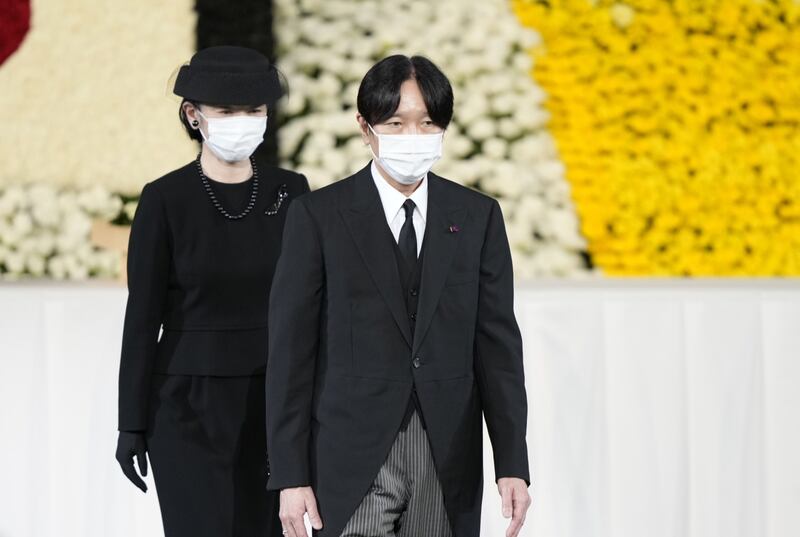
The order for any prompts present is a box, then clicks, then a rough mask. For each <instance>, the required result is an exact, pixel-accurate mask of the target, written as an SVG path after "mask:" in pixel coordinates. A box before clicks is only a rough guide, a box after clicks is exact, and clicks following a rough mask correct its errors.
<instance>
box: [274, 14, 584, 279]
mask: <svg viewBox="0 0 800 537" xmlns="http://www.w3.org/2000/svg"><path fill="white" fill-rule="evenodd" d="M275 13H276V19H275V33H276V37H277V40H278V51H279V52H278V58H279V67H280V68H281V70H282V71H283V73H284V74H285V75H286V77H287V80H288V81H289V87H290V94H289V98H288V100H287V102H286V103H285V104H284V107H283V109H282V113H283V114H284V123H283V125H282V126H281V127H280V129H279V130H278V136H279V141H280V144H279V147H280V157H281V160H282V162H283V163H284V165H286V166H287V167H291V168H294V169H296V170H298V171H300V172H302V173H304V174H306V176H307V177H308V179H309V182H310V183H311V186H312V188H319V187H321V186H324V185H326V184H329V183H330V182H332V181H334V180H336V179H340V178H342V177H345V176H347V175H349V174H351V173H353V172H355V171H356V170H358V169H359V168H361V167H362V166H364V164H365V163H366V162H367V161H368V160H369V159H370V158H371V155H370V152H369V150H368V148H365V147H364V145H363V143H362V141H361V138H360V133H359V130H358V126H357V123H356V119H355V114H356V104H355V103H356V94H357V91H358V84H359V82H360V80H361V78H362V77H363V76H364V74H365V73H366V72H367V70H368V69H369V68H370V67H371V66H372V65H373V64H374V63H375V62H376V61H378V60H379V59H381V58H383V57H385V56H388V55H390V54H394V53H403V54H409V55H411V54H422V55H424V56H427V57H429V58H430V59H431V60H432V61H434V62H435V63H436V64H437V65H439V66H440V67H441V68H442V69H443V70H444V71H445V73H446V74H447V75H448V77H449V78H450V80H451V82H452V83H453V89H454V92H455V98H456V106H455V117H454V120H453V122H452V124H451V125H450V127H449V128H448V129H447V132H446V134H445V144H444V150H445V156H444V158H443V159H442V160H441V161H439V162H438V163H437V165H436V166H435V167H434V171H435V172H437V173H439V174H441V175H443V176H445V177H448V178H451V179H453V180H456V181H459V182H461V183H462V184H464V185H467V186H471V187H473V188H476V189H478V190H481V191H483V192H486V193H488V194H490V195H492V196H493V197H495V198H497V199H498V201H499V202H500V204H501V207H502V209H503V214H504V217H505V221H506V227H507V231H508V236H509V241H510V243H511V248H512V253H513V257H514V268H515V274H516V275H517V277H518V278H523V279H524V278H531V277H536V276H582V275H584V276H585V275H588V274H590V273H591V271H589V270H588V269H587V268H586V265H585V262H584V258H583V256H582V253H583V252H584V251H585V249H586V243H585V240H584V238H583V237H582V236H581V235H580V233H579V227H578V220H577V217H576V213H575V210H574V207H573V205H572V201H571V197H570V190H569V184H568V183H567V182H566V181H565V179H564V166H563V164H562V163H561V161H560V160H559V156H558V152H557V150H556V147H555V143H554V141H553V139H552V138H551V136H550V134H549V133H548V132H547V130H546V125H547V122H548V119H549V115H548V113H547V111H546V110H545V109H544V107H543V102H544V100H545V99H546V95H545V93H544V91H543V90H542V89H541V88H540V87H539V86H537V85H536V84H535V82H534V80H533V78H532V77H531V76H530V69H531V59H530V55H529V54H528V52H527V51H528V50H529V49H530V47H532V46H533V45H535V44H536V43H537V42H538V39H539V37H538V35H537V34H536V33H535V32H532V31H530V30H528V29H526V28H524V27H522V26H521V25H520V24H519V23H518V21H517V20H516V18H515V16H514V14H513V13H512V12H511V10H510V8H509V6H508V3H507V1H506V0H439V1H437V2H425V1H420V0H325V1H322V0H275Z"/></svg>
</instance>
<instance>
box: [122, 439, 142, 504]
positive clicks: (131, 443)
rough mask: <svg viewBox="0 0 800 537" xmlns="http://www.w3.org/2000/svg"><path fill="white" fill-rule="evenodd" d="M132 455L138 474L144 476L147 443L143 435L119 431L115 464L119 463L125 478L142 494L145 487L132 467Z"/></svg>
mask: <svg viewBox="0 0 800 537" xmlns="http://www.w3.org/2000/svg"><path fill="white" fill-rule="evenodd" d="M134 455H136V461H137V463H138V464H139V472H141V474H142V475H143V476H146V475H147V443H146V442H145V439H144V433H139V432H128V431H120V432H119V438H118V439H117V462H119V465H120V467H121V468H122V473H124V474H125V477H127V478H128V480H130V482H131V483H133V484H134V485H136V486H137V487H138V488H139V489H140V490H141V491H142V492H147V485H146V484H145V482H144V480H143V479H142V478H141V477H139V474H137V473H136V469H135V468H134V467H133V456H134Z"/></svg>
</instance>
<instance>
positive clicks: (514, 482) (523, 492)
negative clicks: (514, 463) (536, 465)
mask: <svg viewBox="0 0 800 537" xmlns="http://www.w3.org/2000/svg"><path fill="white" fill-rule="evenodd" d="M497 490H498V491H499V492H500V498H501V499H502V500H503V517H505V518H511V523H510V524H509V525H508V529H507V530H506V537H517V535H519V531H520V530H521V529H522V523H523V522H525V513H527V511H528V507H530V505H531V497H530V496H529V495H528V486H527V485H526V484H525V480H524V479H520V478H518V477H501V478H500V479H498V480H497Z"/></svg>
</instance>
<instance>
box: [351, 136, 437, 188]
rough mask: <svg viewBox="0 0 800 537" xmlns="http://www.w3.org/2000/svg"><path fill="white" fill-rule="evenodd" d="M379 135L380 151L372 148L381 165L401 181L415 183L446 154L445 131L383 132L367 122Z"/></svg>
mask: <svg viewBox="0 0 800 537" xmlns="http://www.w3.org/2000/svg"><path fill="white" fill-rule="evenodd" d="M367 126H368V127H369V128H370V130H371V131H372V132H373V134H375V136H376V137H377V138H378V153H380V155H376V154H375V152H374V151H372V147H371V146H370V151H372V156H373V157H375V160H377V161H378V162H379V163H380V165H381V167H382V168H383V169H384V170H386V173H388V174H389V175H391V176H392V178H393V179H394V180H395V181H397V182H398V183H402V184H404V185H412V184H414V183H416V182H417V181H419V180H420V179H422V178H423V177H424V176H425V174H426V173H428V171H430V169H431V167H432V166H433V164H434V163H435V162H436V161H437V160H439V159H440V158H441V157H442V139H443V137H444V131H442V132H438V133H436V134H380V133H377V132H375V129H373V128H372V125H369V124H367Z"/></svg>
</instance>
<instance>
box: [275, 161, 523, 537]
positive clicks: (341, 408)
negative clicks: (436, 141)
mask: <svg viewBox="0 0 800 537" xmlns="http://www.w3.org/2000/svg"><path fill="white" fill-rule="evenodd" d="M428 181H429V186H428V189H429V190H428V211H427V219H426V228H425V236H424V240H425V241H427V244H426V246H425V247H426V254H425V257H424V260H423V267H422V281H421V286H420V295H419V304H418V310H417V321H416V322H417V324H416V329H415V331H414V337H413V338H412V337H411V335H410V333H411V331H410V329H409V325H408V320H407V313H406V307H405V303H404V297H403V294H402V293H403V291H402V288H401V284H400V278H399V274H398V270H397V266H396V263H395V258H394V253H393V246H392V243H391V241H393V240H394V238H393V237H392V235H391V231H390V230H389V227H388V225H387V223H386V217H385V215H384V211H383V208H382V206H381V202H380V198H379V195H378V190H377V188H376V187H375V184H374V182H373V180H372V176H371V173H370V168H369V166H367V167H365V168H364V169H362V170H361V171H360V172H358V173H357V174H355V175H353V176H351V177H348V178H346V179H343V180H341V181H338V182H336V183H334V184H332V185H329V186H327V187H325V188H322V189H319V190H317V191H314V192H311V193H309V194H304V195H302V196H300V197H298V198H297V199H296V200H295V202H294V203H293V204H292V205H291V206H290V208H289V211H288V214H287V217H286V225H285V228H284V235H283V240H282V244H283V248H282V252H281V256H280V258H279V260H278V265H277V268H276V272H275V278H274V280H273V285H272V294H271V297H270V301H269V328H268V330H269V358H268V361H267V378H266V382H267V442H268V451H269V456H270V461H271V472H272V473H271V476H270V479H269V483H268V487H269V488H271V489H281V488H286V487H295V486H303V485H311V486H312V487H313V488H314V492H315V493H316V496H317V500H318V504H319V508H320V514H321V516H322V519H323V523H324V528H323V530H322V531H320V532H318V535H320V536H338V535H339V534H340V533H341V531H342V528H343V527H344V525H345V524H346V522H347V521H348V520H349V518H350V516H351V515H352V513H353V511H354V510H355V508H356V507H357V506H358V504H359V503H360V501H361V499H362V498H363V496H364V494H365V493H366V491H367V490H368V488H369V486H370V484H371V482H372V480H373V479H374V478H375V476H376V474H377V472H378V469H379V468H380V466H381V464H383V462H384V460H385V458H386V455H387V454H388V452H389V449H390V447H391V445H392V442H393V441H394V439H395V436H396V435H397V432H398V429H399V426H400V423H401V421H402V418H403V415H404V411H405V410H406V405H407V403H408V399H409V395H410V393H411V390H412V385H416V389H417V392H418V396H419V402H420V405H421V408H422V413H423V415H424V419H425V422H426V424H427V433H428V437H429V440H430V444H431V448H432V452H433V457H434V460H435V463H436V468H437V471H438V475H439V479H440V481H441V483H442V488H443V492H444V499H445V506H446V509H447V513H448V516H449V518H450V521H451V523H452V525H453V528H454V530H455V535H456V536H458V537H462V536H472V535H478V534H479V528H480V505H481V495H482V489H483V479H482V445H481V444H482V435H483V433H482V425H483V423H482V420H481V412H483V415H484V416H485V418H486V423H487V424H488V427H489V435H490V438H491V441H492V447H493V450H494V457H495V460H494V462H495V475H496V477H497V478H500V477H519V478H522V479H524V480H525V481H526V482H529V474H528V454H527V446H526V441H525V432H526V423H527V401H526V394H525V383H524V373H523V363H522V341H521V338H520V333H519V328H518V326H517V322H516V319H515V317H514V311H513V293H514V289H513V276H512V266H511V254H510V251H509V246H508V240H507V237H506V233H505V227H504V224H503V217H502V214H501V211H500V206H499V205H498V203H497V202H496V201H495V200H494V199H492V198H490V197H488V196H486V195H483V194H481V193H479V192H476V191H473V190H471V189H468V188H466V187H463V186H461V185H458V184H457V183H454V182H452V181H449V180H447V179H444V178H442V177H439V176H437V175H435V174H433V173H429V174H428Z"/></svg>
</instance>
